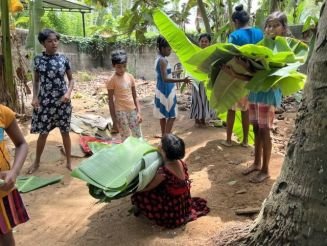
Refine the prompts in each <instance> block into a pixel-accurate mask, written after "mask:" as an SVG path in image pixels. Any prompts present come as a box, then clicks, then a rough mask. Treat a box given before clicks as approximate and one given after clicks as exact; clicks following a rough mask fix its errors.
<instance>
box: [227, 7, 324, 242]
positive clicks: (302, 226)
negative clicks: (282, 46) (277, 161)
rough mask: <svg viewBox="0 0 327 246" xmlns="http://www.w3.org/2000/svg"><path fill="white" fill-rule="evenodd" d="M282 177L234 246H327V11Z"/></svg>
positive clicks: (319, 30)
mask: <svg viewBox="0 0 327 246" xmlns="http://www.w3.org/2000/svg"><path fill="white" fill-rule="evenodd" d="M325 4H326V2H325V3H324V4H323V6H322V10H321V18H320V20H319V25H318V32H317V36H316V43H315V47H314V50H313V54H312V57H311V59H310V61H309V66H308V79H307V83H306V86H305V89H304V97H303V101H302V104H301V106H300V109H299V112H298V115H297V118H296V123H295V130H294V132H293V134H292V137H291V138H290V141H289V143H288V147H287V154H286V156H285V160H284V164H283V167H282V170H281V174H280V177H279V178H278V179H277V180H276V182H275V184H274V185H273V187H272V189H271V191H270V194H269V195H268V197H267V198H266V200H265V201H264V203H263V205H262V208H261V211H260V214H259V216H258V218H257V219H256V222H255V223H254V225H253V227H252V228H251V229H250V232H249V235H248V237H246V240H245V241H243V242H242V243H240V242H238V243H237V244H233V245H315V246H319V245H327V173H326V172H327V77H326V69H327V28H326V25H327V8H326V7H325Z"/></svg>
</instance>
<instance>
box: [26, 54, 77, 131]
mask: <svg viewBox="0 0 327 246" xmlns="http://www.w3.org/2000/svg"><path fill="white" fill-rule="evenodd" d="M34 70H35V71H36V72H38V73H39V76H40V88H39V94H38V99H39V104H40V107H39V108H35V109H34V110H33V115H32V127H31V133H40V134H47V133H49V132H50V131H51V130H53V129H54V128H56V127H59V129H60V132H62V133H65V132H69V131H70V119H71V113H72V106H71V102H70V101H69V102H67V103H63V102H61V101H60V99H61V97H62V96H63V95H64V94H65V93H66V92H67V83H66V81H65V74H66V71H67V70H70V64H69V60H68V58H67V57H66V56H64V55H61V54H54V55H48V54H46V53H44V52H43V53H42V54H41V55H37V56H36V57H35V58H34Z"/></svg>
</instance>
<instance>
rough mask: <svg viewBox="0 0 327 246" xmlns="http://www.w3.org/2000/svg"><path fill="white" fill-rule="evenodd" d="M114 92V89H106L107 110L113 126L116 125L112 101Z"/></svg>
mask: <svg viewBox="0 0 327 246" xmlns="http://www.w3.org/2000/svg"><path fill="white" fill-rule="evenodd" d="M114 92H115V90H111V89H108V100H109V111H110V115H111V118H112V123H113V125H114V126H116V125H117V119H116V110H115V103H114Z"/></svg>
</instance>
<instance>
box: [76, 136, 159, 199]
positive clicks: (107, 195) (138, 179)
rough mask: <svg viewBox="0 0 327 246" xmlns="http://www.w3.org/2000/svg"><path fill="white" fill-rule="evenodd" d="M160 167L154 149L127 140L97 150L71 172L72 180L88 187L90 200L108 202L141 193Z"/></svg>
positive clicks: (132, 138) (157, 154)
mask: <svg viewBox="0 0 327 246" xmlns="http://www.w3.org/2000/svg"><path fill="white" fill-rule="evenodd" d="M95 144H96V143H95ZM102 147H103V146H102ZM160 165H162V159H161V156H160V154H159V153H158V152H157V149H156V148H155V147H153V146H151V145H150V144H148V143H147V142H146V141H144V140H143V139H141V138H134V137H129V138H127V139H126V140H125V141H124V142H123V143H121V144H116V145H111V146H108V147H106V148H99V151H98V152H95V153H94V154H93V155H92V156H91V157H89V158H88V159H85V160H83V161H82V162H81V163H80V165H79V166H78V167H76V168H75V169H74V170H73V171H72V176H73V177H75V178H78V179H81V180H83V181H85V182H86V183H87V185H88V188H89V192H90V195H91V196H93V197H94V198H96V199H98V200H99V201H100V202H110V201H111V200H113V199H119V198H121V197H125V196H127V195H129V194H131V193H133V192H136V191H141V190H143V189H144V188H145V187H146V186H147V185H148V184H149V182H151V180H152V179H153V177H154V176H155V174H156V171H157V169H158V168H159V166H160Z"/></svg>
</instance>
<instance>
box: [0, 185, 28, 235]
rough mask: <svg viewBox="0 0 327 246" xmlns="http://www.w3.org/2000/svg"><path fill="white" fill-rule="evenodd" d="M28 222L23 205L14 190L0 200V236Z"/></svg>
mask: <svg viewBox="0 0 327 246" xmlns="http://www.w3.org/2000/svg"><path fill="white" fill-rule="evenodd" d="M28 220H29V217H28V214H27V212H26V209H25V206H24V203H23V201H22V198H21V196H20V194H19V192H18V191H17V190H16V189H14V190H13V191H11V192H10V193H9V194H8V195H7V196H5V197H3V198H2V199H0V234H2V235H4V234H6V233H8V232H10V231H11V230H12V228H14V227H15V226H16V225H19V224H22V223H25V222H26V221H28Z"/></svg>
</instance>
